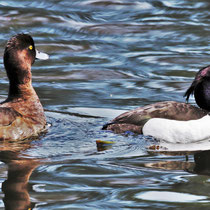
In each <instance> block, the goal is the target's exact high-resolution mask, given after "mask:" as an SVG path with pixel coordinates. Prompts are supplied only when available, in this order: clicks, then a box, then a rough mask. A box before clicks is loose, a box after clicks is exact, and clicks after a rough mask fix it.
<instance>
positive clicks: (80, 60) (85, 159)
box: [0, 0, 210, 210]
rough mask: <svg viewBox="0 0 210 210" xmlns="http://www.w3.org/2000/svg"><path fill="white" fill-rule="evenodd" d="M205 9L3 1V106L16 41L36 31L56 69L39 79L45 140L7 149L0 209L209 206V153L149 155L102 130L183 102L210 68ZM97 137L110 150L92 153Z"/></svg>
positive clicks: (190, 1) (39, 69)
mask: <svg viewBox="0 0 210 210" xmlns="http://www.w3.org/2000/svg"><path fill="white" fill-rule="evenodd" d="M209 8H210V3H209V1H207V0H199V1H195V0H170V1H167V0H150V1H148V0H147V1H146V0H145V1H144V0H133V1H129V0H103V1H102V0H82V1H79V0H74V1H69V0H63V1H59V0H49V1H43V0H42V1H41V0H37V1H29V0H18V1H17V0H7V1H1V2H0V26H1V33H0V57H1V60H0V69H1V71H0V90H1V91H0V95H1V97H2V98H4V97H6V95H7V90H8V81H7V78H6V74H5V71H4V67H3V61H2V55H3V51H4V46H5V43H6V41H7V40H8V38H9V37H10V36H12V35H14V34H16V33H20V32H27V33H30V34H31V35H32V36H33V37H34V40H35V42H36V46H37V48H39V50H41V51H44V52H47V53H48V54H50V60H48V61H37V62H36V63H35V64H34V66H33V72H32V73H33V85H34V87H35V89H36V91H37V93H38V95H39V97H40V100H41V102H42V104H43V106H44V108H45V110H46V115H47V119H48V123H49V128H48V131H47V132H46V133H43V134H42V135H41V136H40V137H39V139H31V140H27V141H22V142H5V143H1V145H0V148H1V149H0V160H1V162H2V163H1V164H0V182H1V183H2V192H1V194H0V197H1V199H2V201H1V202H0V207H1V208H2V209H4V206H6V208H7V209H28V208H29V207H31V208H34V209H42V210H43V209H53V210H54V209H105V208H106V209H130V208H131V209H133V208H136V209H170V208H174V209H175V208H176V209H199V208H205V207H206V208H209V206H210V204H209V203H210V191H209V185H210V179H209V174H210V167H209V156H210V154H209V151H205V152H199V153H197V152H194V153H190V154H188V157H187V158H186V156H185V153H178V154H177V153H170V154H169V153H167V154H166V153H161V154H160V153H154V151H149V150H148V145H150V144H151V143H152V142H150V141H149V142H148V141H147V140H145V138H144V137H143V136H133V135H126V136H125V135H116V134H113V133H110V132H106V131H101V127H102V125H103V124H104V123H106V122H107V121H109V120H110V119H112V118H113V117H115V116H117V115H118V114H119V113H122V112H123V111H124V110H129V109H132V108H136V107H138V106H143V105H146V104H149V103H153V102H157V101H164V100H176V101H184V98H183V94H184V92H185V90H186V88H187V87H188V86H189V85H190V82H191V81H192V79H193V77H194V75H195V73H196V72H197V70H198V69H199V68H201V67H203V66H206V65H208V64H209V54H210V48H209V46H208V45H209V39H210V38H209V30H210V29H209V28H210V27H209V26H210V22H209ZM191 102H192V103H194V100H193V98H192V99H191ZM99 139H100V140H108V141H114V142H115V143H114V144H112V145H109V146H107V147H105V148H97V146H96V140H99ZM151 141H152V140H151ZM208 146H209V145H207V148H208ZM172 147H173V146H172ZM186 147H187V148H185V147H184V149H182V150H185V149H186V150H188V149H189V146H188V145H187V146H186ZM194 148H197V145H194ZM5 163H6V164H5ZM7 173H8V175H7ZM28 179H29V180H28ZM5 180H6V181H5Z"/></svg>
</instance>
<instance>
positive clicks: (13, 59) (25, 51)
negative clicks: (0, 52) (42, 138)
mask: <svg viewBox="0 0 210 210" xmlns="http://www.w3.org/2000/svg"><path fill="white" fill-rule="evenodd" d="M35 58H36V50H35V45H34V41H33V39H32V37H31V36H30V35H27V34H17V35H15V36H13V37H12V38H11V39H10V40H9V41H8V43H7V45H6V48H5V52H4V65H5V69H6V72H7V76H8V78H9V93H8V97H7V99H6V100H5V101H4V102H2V103H1V104H0V140H20V139H25V138H28V137H31V136H34V135H37V134H38V133H39V132H41V131H42V130H43V129H44V128H45V125H46V118H45V114H44V110H43V107H42V105H41V103H40V100H39V98H38V96H37V94H36V92H35V90H34V88H33V87H32V83H31V79H32V75H31V65H32V64H33V63H34V61H35Z"/></svg>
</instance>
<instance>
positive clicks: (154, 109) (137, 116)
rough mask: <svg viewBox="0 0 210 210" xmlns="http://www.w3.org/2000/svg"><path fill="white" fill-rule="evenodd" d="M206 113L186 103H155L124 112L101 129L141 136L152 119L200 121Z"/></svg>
mask: <svg viewBox="0 0 210 210" xmlns="http://www.w3.org/2000/svg"><path fill="white" fill-rule="evenodd" d="M207 113H208V112H207V111H205V110H202V109H199V108H198V107H195V106H193V105H190V104H187V103H181V102H175V101H164V102H157V103H155V104H150V105H147V106H144V107H139V108H137V109H134V110H131V111H128V112H125V113H123V114H121V115H119V116H118V117H116V118H115V119H113V120H112V121H111V122H110V123H108V124H106V125H104V127H103V129H104V130H112V131H114V132H115V133H124V132H126V131H131V132H134V133H138V134H142V128H143V126H144V124H145V123H146V122H147V121H148V120H150V119H152V118H164V119H171V120H180V121H186V120H196V119H200V118H201V117H203V116H205V115H206V114H207Z"/></svg>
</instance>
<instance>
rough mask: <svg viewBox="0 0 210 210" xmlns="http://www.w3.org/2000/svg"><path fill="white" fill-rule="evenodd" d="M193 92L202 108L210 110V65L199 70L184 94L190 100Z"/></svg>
mask: <svg viewBox="0 0 210 210" xmlns="http://www.w3.org/2000/svg"><path fill="white" fill-rule="evenodd" d="M191 94H194V97H195V101H196V103H197V105H198V106H199V107H200V108H202V109H205V110H207V111H210V66H206V67H204V68H202V69H200V70H199V71H198V73H197V74H196V76H195V79H194V81H193V82H192V84H191V86H190V87H189V88H188V90H187V91H186V93H185V95H184V96H185V97H186V98H187V100H188V99H189V97H190V95H191Z"/></svg>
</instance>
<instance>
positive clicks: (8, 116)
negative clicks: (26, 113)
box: [0, 107, 21, 127]
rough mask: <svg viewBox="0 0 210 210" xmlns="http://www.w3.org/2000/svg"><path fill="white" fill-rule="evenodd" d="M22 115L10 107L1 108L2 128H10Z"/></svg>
mask: <svg viewBox="0 0 210 210" xmlns="http://www.w3.org/2000/svg"><path fill="white" fill-rule="evenodd" d="M17 117H21V114H20V113H18V112H17V111H15V110H14V109H13V108H10V107H0V126H1V127H2V126H8V125H10V124H11V123H12V122H14V121H15V119H16V118H17Z"/></svg>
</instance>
